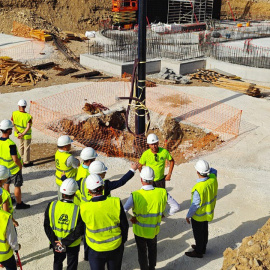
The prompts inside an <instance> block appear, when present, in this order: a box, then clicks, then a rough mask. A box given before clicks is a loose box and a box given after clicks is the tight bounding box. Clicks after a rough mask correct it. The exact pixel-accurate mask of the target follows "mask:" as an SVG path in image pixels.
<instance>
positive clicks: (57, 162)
mask: <svg viewBox="0 0 270 270" xmlns="http://www.w3.org/2000/svg"><path fill="white" fill-rule="evenodd" d="M59 163H60V162H59V159H56V160H55V165H56V167H59Z"/></svg>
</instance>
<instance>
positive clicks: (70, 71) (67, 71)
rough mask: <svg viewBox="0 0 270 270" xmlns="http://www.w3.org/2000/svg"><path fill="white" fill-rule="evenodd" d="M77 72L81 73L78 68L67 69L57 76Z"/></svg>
mask: <svg viewBox="0 0 270 270" xmlns="http://www.w3.org/2000/svg"><path fill="white" fill-rule="evenodd" d="M77 71H79V70H78V69H76V68H66V69H64V70H63V71H61V72H59V73H58V74H56V76H66V75H68V74H70V73H75V72H77Z"/></svg>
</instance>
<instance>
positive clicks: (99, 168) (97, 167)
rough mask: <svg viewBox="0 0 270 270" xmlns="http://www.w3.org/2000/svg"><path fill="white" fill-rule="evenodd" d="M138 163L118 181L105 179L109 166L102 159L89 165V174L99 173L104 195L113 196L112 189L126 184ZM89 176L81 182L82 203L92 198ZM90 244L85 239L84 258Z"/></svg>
mask: <svg viewBox="0 0 270 270" xmlns="http://www.w3.org/2000/svg"><path fill="white" fill-rule="evenodd" d="M138 165H139V164H138V163H134V162H132V163H131V168H130V169H129V171H128V172H127V173H126V174H125V175H124V176H123V177H121V178H120V179H119V180H117V181H110V180H107V179H104V178H105V176H106V173H107V170H108V168H107V167H106V166H105V164H104V163H103V162H102V161H99V160H96V161H94V162H92V163H91V164H90V166H89V174H97V175H99V176H100V177H101V179H103V183H104V188H103V195H105V196H111V191H112V190H114V189H117V188H119V187H122V186H123V185H125V184H126V183H127V182H128V181H129V180H130V179H131V178H132V177H133V176H134V174H135V171H136V170H137V169H138ZM86 181H87V178H85V179H83V180H82V182H81V189H80V190H81V203H84V202H88V201H90V200H91V199H92V196H91V194H89V192H88V188H87V186H86ZM87 254H88V246H87V244H86V242H85V239H84V260H85V261H87V260H88V255H87Z"/></svg>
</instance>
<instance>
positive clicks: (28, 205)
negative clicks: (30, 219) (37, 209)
mask: <svg viewBox="0 0 270 270" xmlns="http://www.w3.org/2000/svg"><path fill="white" fill-rule="evenodd" d="M28 208H30V204H25V203H24V202H21V203H17V205H16V209H28Z"/></svg>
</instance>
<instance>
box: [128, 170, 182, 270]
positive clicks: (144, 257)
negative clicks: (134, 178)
mask: <svg viewBox="0 0 270 270" xmlns="http://www.w3.org/2000/svg"><path fill="white" fill-rule="evenodd" d="M140 176H141V183H142V185H143V186H142V188H141V189H140V190H137V191H135V192H132V195H131V196H130V197H129V198H128V200H127V202H126V204H125V205H124V209H125V211H126V212H128V211H129V209H131V208H132V210H133V214H134V216H133V217H132V218H131V219H130V221H131V222H132V223H133V232H134V235H135V241H136V245H137V249H138V258H139V264H140V268H141V270H155V267H156V262H157V235H158V234H159V231H160V223H161V218H162V217H163V216H164V217H165V214H166V213H165V212H164V211H165V208H166V203H168V204H169V206H170V209H169V211H168V215H173V214H175V213H176V212H177V211H179V209H180V206H179V204H178V203H177V202H176V201H175V200H174V199H173V198H172V197H171V196H170V194H168V193H167V191H166V189H164V188H157V187H153V180H154V178H155V174H154V171H153V169H152V168H150V167H143V168H142V170H141V173H140Z"/></svg>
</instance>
